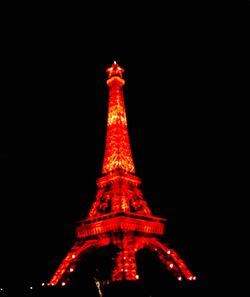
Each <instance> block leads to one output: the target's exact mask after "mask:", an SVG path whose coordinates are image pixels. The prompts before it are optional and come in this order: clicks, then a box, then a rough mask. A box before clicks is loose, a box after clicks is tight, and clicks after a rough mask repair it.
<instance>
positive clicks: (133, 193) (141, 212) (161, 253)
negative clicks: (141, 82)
mask: <svg viewBox="0 0 250 297" xmlns="http://www.w3.org/2000/svg"><path fill="white" fill-rule="evenodd" d="M106 71H107V73H108V79H107V85H108V87H109V103H108V118H107V132H106V133H107V134H106V144H105V153H104V160H103V165H102V177H100V178H98V179H97V182H96V183H97V194H96V200H95V201H94V203H93V204H92V207H91V209H90V212H89V214H88V217H87V219H85V220H82V221H80V222H79V223H78V225H77V226H76V240H75V243H74V245H73V246H72V248H71V249H70V251H69V252H68V254H67V255H66V257H65V258H64V259H63V261H62V262H61V264H60V265H59V267H58V269H57V270H56V272H55V273H54V275H53V276H52V278H51V280H50V281H49V285H52V286H55V285H62V286H64V285H66V283H67V282H68V281H69V280H70V276H71V274H72V273H73V272H74V269H75V268H76V266H77V265H78V264H79V262H80V261H81V257H82V256H84V255H85V254H86V253H91V252H93V251H94V250H95V249H98V248H100V247H103V246H106V245H113V246H116V247H117V253H116V256H115V257H114V258H113V259H110V261H113V265H112V272H111V275H110V281H111V282H115V281H123V280H126V281H127V280H128V281H130V280H132V281H135V280H138V279H139V275H138V274H137V265H136V253H137V252H138V251H139V250H140V249H145V248H146V249H149V250H152V251H154V252H156V253H157V255H158V257H159V258H160V260H161V261H162V262H163V263H164V264H165V265H166V268H167V269H168V270H170V271H172V272H173V274H174V275H175V276H176V278H177V279H178V280H179V281H181V280H183V279H187V280H191V281H192V280H195V278H196V277H195V276H194V275H193V274H192V273H191V271H190V270H189V269H188V267H187V266H186V265H185V263H184V262H183V260H182V259H181V258H180V257H179V255H178V254H177V253H176V252H175V251H174V250H173V249H172V248H171V247H170V246H169V244H168V243H164V242H161V240H162V237H163V235H164V234H165V219H163V218H159V217H156V216H153V215H152V213H151V210H150V209H149V207H148V205H147V203H146V201H145V200H144V198H143V193H142V191H141V189H140V185H141V180H140V178H139V177H137V176H136V175H135V166H134V161H133V158H132V153H131V147H130V141H129V135H128V127H127V118H126V111H125V105H124V96H123V86H124V84H125V80H124V79H123V72H124V69H122V68H121V67H120V66H119V65H118V64H117V63H116V62H114V63H113V64H112V65H111V66H110V67H109V68H107V70H106Z"/></svg>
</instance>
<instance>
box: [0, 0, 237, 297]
mask: <svg viewBox="0 0 250 297" xmlns="http://www.w3.org/2000/svg"><path fill="white" fill-rule="evenodd" d="M22 9H24V10H25V8H23V7H22ZM27 9H28V8H27ZM27 11H28V12H27ZM27 11H26V13H23V14H21V15H20V22H16V23H15V25H14V30H13V35H12V39H13V40H14V45H13V46H11V47H10V49H11V51H10V54H11V56H12V58H13V60H15V61H16V65H15V68H13V69H15V70H16V71H14V73H15V76H16V83H15V84H13V86H12V89H11V91H10V92H11V93H12V92H13V97H11V96H10V97H11V98H10V100H9V102H10V104H11V109H10V111H11V113H10V118H11V121H10V120H9V119H8V120H7V121H6V122H5V121H3V128H4V129H3V132H2V134H1V140H2V143H1V150H2V152H1V204H2V205H1V243H2V244H1V266H0V272H1V280H0V286H1V287H3V288H6V290H7V288H8V289H9V288H13V286H15V288H19V287H20V289H21V288H22V289H26V288H28V287H29V286H30V285H33V286H34V287H39V286H40V284H41V283H42V282H43V281H44V282H47V281H49V279H50V277H51V276H52V274H53V273H54V271H55V270H56V269H57V267H58V265H59V264H60V262H61V261H62V259H63V258H64V256H65V255H66V253H67V252H68V250H69V249H70V247H71V245H72V244H73V242H74V226H75V225H74V224H75V222H76V221H78V220H80V219H84V218H86V216H87V215H88V212H89V210H90V207H91V205H92V203H93V202H94V200H95V194H96V190H97V188H96V184H95V182H96V179H97V178H99V177H100V176H101V167H102V161H103V154H104V146H105V137H106V119H107V104H108V87H107V85H106V79H107V75H106V68H107V67H109V66H110V65H111V64H112V63H113V61H114V60H115V61H117V63H118V64H119V65H120V66H121V67H123V68H124V69H125V73H124V79H125V81H126V84H125V86H124V98H125V105H126V112H127V120H128V130H129V135H130V141H131V148H132V153H133V158H134V162H135V167H136V173H137V176H139V177H140V178H141V179H142V189H143V193H144V199H145V200H146V201H147V203H148V205H149V207H150V208H151V210H152V212H153V214H154V215H155V216H160V217H163V218H167V219H168V221H167V224H166V238H165V239H166V241H168V242H169V243H170V245H171V246H172V247H173V248H174V249H175V250H176V251H177V252H178V253H179V254H180V256H181V257H182V258H183V260H184V261H185V263H186V264H187V265H188V266H189V267H190V269H191V270H192V271H193V273H194V274H196V275H197V284H198V286H199V287H200V288H204V289H208V288H211V287H212V283H213V282H214V278H215V277H214V274H213V264H214V263H213V259H214V257H213V256H212V254H213V253H214V250H213V247H215V246H216V247H217V246H218V244H217V236H218V230H214V225H215V220H216V218H217V216H218V213H219V212H220V211H221V209H223V210H225V207H226V206H225V204H224V203H225V199H228V197H229V195H232V193H233V190H234V185H233V184H232V183H230V179H228V177H229V176H230V172H231V170H232V166H233V165H234V164H233V162H234V160H232V158H231V155H232V143H233V141H232V140H231V139H232V134H234V133H235V131H234V129H235V125H234V124H235V117H236V113H237V111H234V112H232V110H233V107H234V102H233V101H231V100H229V97H231V96H232V97H233V94H234V92H235V86H234V85H233V84H232V83H231V82H232V78H231V73H232V68H233V67H234V66H235V65H237V63H238V62H239V60H240V57H241V55H240V53H241V47H240V46H241V43H240V36H239V35H238V34H237V27H236V26H234V23H233V20H232V19H229V18H228V16H227V11H226V8H225V7H219V6H217V7H215V6H214V5H212V4H208V3H206V4H204V3H203V4H201V3H200V2H198V1H197V2H196V1H195V2H191V3H190V2H189V3H188V4H187V3H185V2H178V3H176V2H175V3H170V4H169V3H168V4H166V5H165V6H164V7H161V6H157V7H156V6H153V7H152V6H151V5H149V4H148V5H146V4H143V6H140V7H139V6H138V7H132V6H126V9H125V7H124V8H118V7H116V6H112V5H111V6H110V7H107V6H105V7H101V6H99V5H97V7H96V8H95V9H87V8H85V7H79V8H78V7H74V8H73V7H66V6H64V7H63V6H60V7H56V8H55V7H46V6H43V7H29V10H27ZM241 34H243V33H242V32H241ZM237 42H238V43H237ZM236 43H237V44H238V45H239V47H236V50H235V51H234V56H233V58H232V55H231V54H232V52H233V51H232V48H233V46H235V44H236ZM229 95H230V96H229ZM3 115H4V109H3ZM10 122H11V124H10ZM10 126H11V128H10ZM219 233H220V231H219ZM219 238H220V236H219ZM211 249H212V250H211ZM216 249H217V248H216ZM215 254H216V253H215ZM147 261H148V262H147ZM142 263H144V264H143V265H145V267H144V268H145V275H146V276H145V278H146V279H147V281H148V285H149V286H150V288H152V290H153V291H154V288H155V287H161V288H163V289H164V288H165V287H164V286H165V283H164V277H163V276H165V274H164V272H163V270H162V267H161V266H160V264H159V263H158V261H157V260H156V259H152V258H150V256H148V255H145V261H142ZM147 263H149V264H147ZM215 274H216V272H215ZM88 281H89V282H91V281H92V280H91V278H89V280H88ZM13 284H14V285H13ZM86 286H88V285H87V282H86ZM83 287H84V285H83ZM152 295H153V294H152ZM153 296H154V295H153Z"/></svg>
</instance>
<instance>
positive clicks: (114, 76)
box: [102, 61, 135, 174]
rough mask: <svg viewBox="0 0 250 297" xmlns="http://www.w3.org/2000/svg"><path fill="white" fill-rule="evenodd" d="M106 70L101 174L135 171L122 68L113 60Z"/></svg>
mask: <svg viewBox="0 0 250 297" xmlns="http://www.w3.org/2000/svg"><path fill="white" fill-rule="evenodd" d="M106 72H107V73H108V80H107V85H108V86H109V103H108V120H107V135H106V146H105V153H104V160H103V166H102V174H107V173H110V172H113V171H115V170H119V169H120V170H123V171H125V172H128V173H135V166H134V161H133V158H132V153H131V148H130V141H129V134H128V126H127V117H126V110H125V105H124V96H123V85H124V84H125V80H124V79H123V75H122V74H123V72H124V69H123V68H121V67H120V66H119V65H118V64H117V63H116V61H114V63H113V64H112V65H111V66H110V67H108V68H107V70H106Z"/></svg>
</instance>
